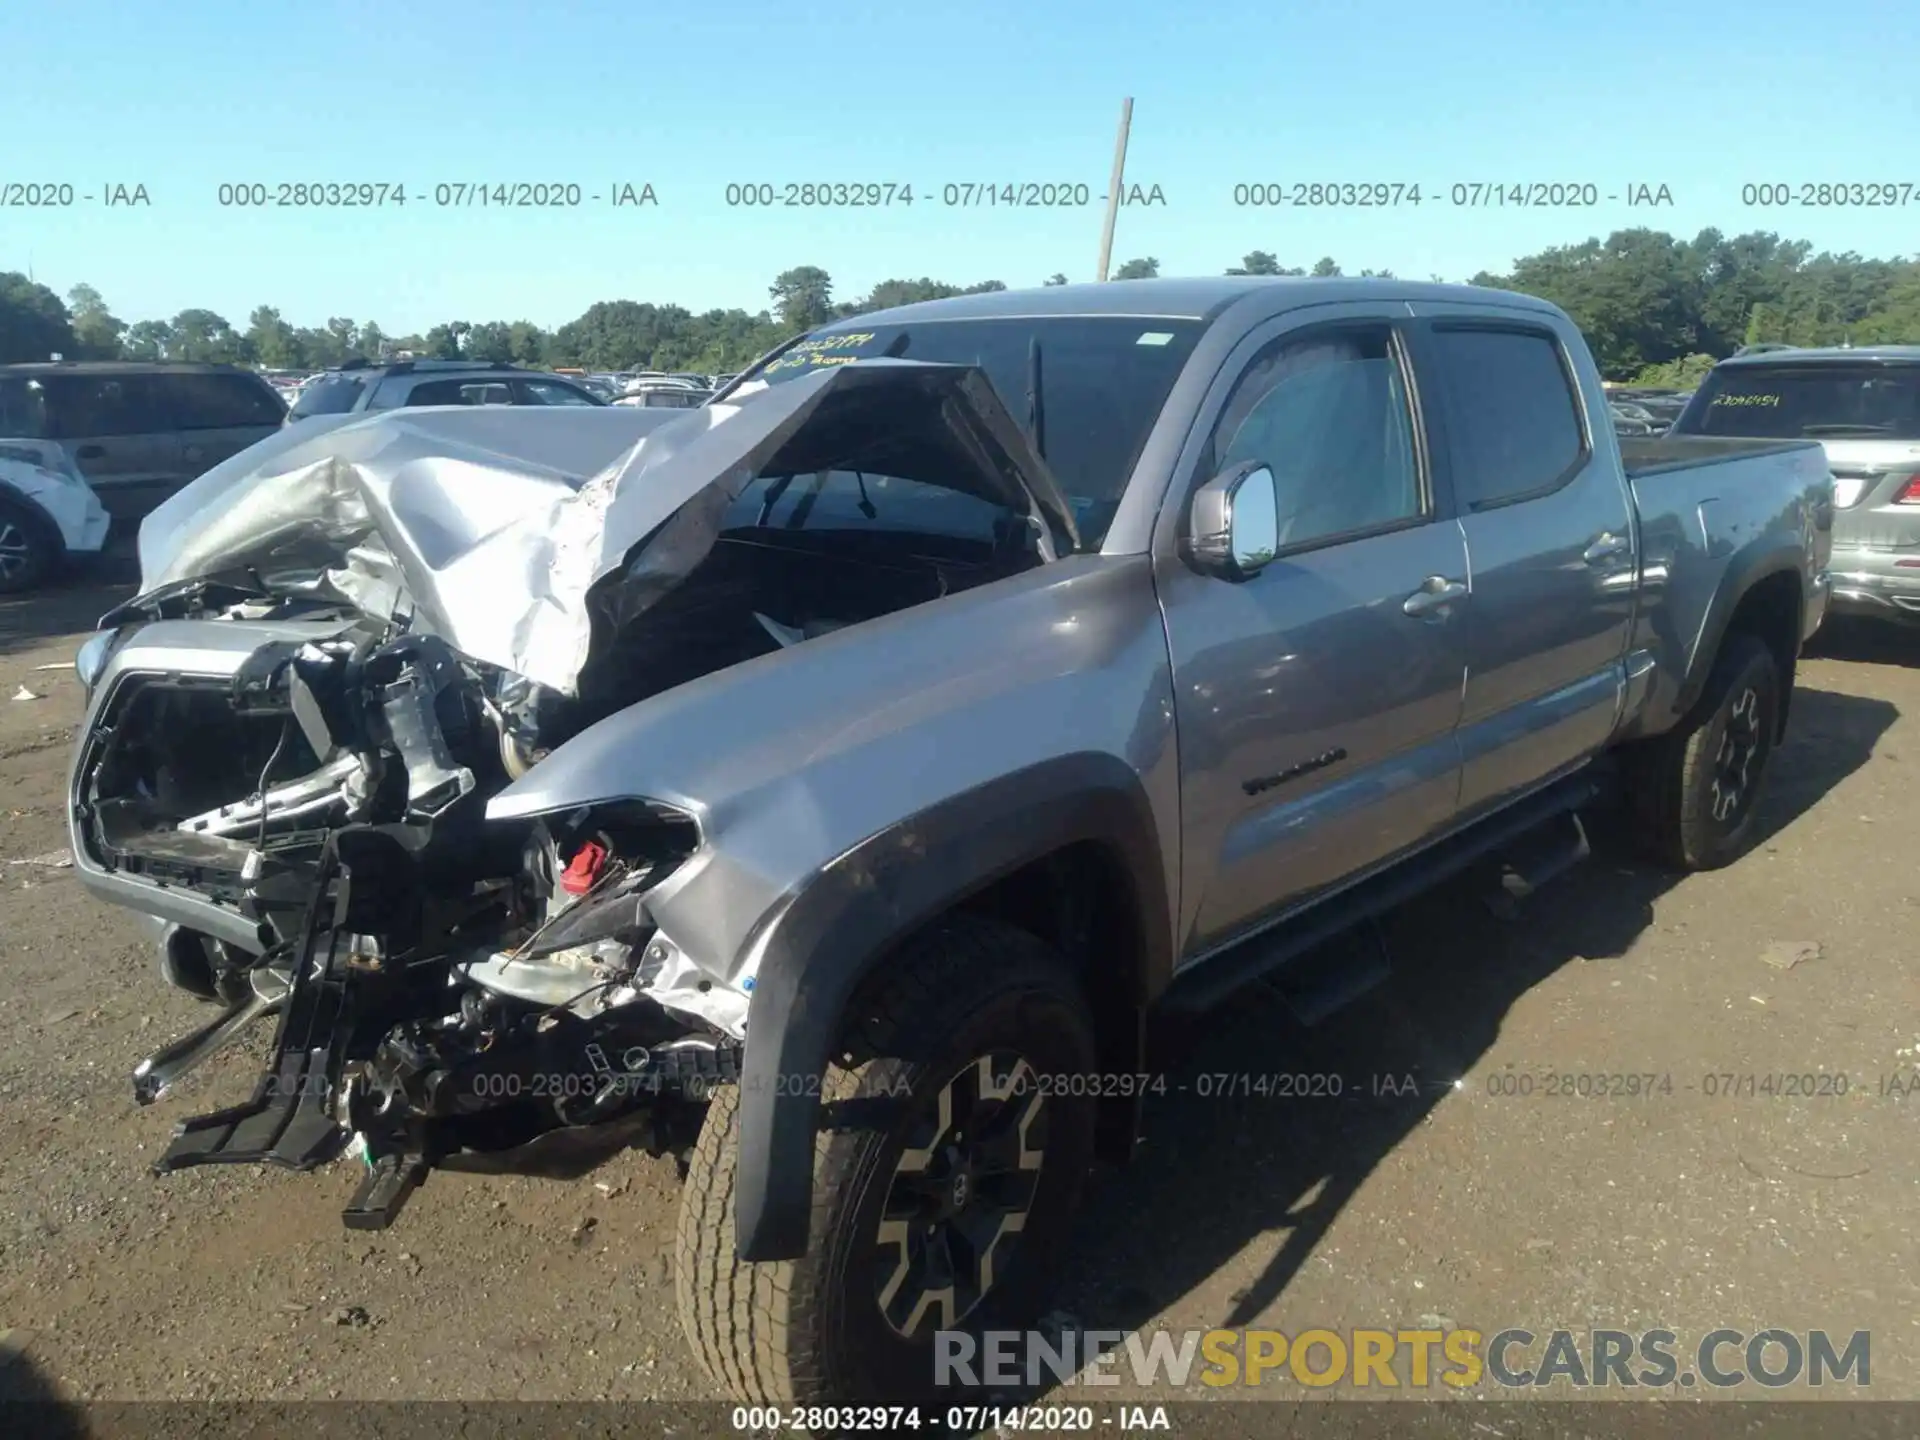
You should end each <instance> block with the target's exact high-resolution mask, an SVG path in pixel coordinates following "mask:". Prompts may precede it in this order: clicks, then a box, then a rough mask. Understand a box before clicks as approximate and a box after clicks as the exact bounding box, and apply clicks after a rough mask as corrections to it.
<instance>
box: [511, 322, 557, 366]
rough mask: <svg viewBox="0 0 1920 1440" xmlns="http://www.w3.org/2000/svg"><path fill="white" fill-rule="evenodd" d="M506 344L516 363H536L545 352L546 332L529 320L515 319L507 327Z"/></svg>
mask: <svg viewBox="0 0 1920 1440" xmlns="http://www.w3.org/2000/svg"><path fill="white" fill-rule="evenodd" d="M507 344H508V348H509V349H510V350H511V351H512V352H513V355H512V358H513V363H514V364H516V365H538V364H540V363H541V362H542V361H543V360H544V359H545V358H546V354H547V333H546V331H544V330H542V329H541V328H540V327H539V326H538V325H535V324H534V323H533V322H532V321H530V320H516V321H514V322H513V323H512V324H511V325H509V326H508V327H507Z"/></svg>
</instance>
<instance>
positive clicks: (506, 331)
mask: <svg viewBox="0 0 1920 1440" xmlns="http://www.w3.org/2000/svg"><path fill="white" fill-rule="evenodd" d="M460 353H461V354H462V355H463V356H465V357H466V358H467V359H469V360H489V361H492V362H494V363H495V364H503V363H506V362H509V361H511V360H512V359H513V329H512V327H511V326H509V325H507V324H506V323H505V322H504V321H501V320H488V321H485V322H484V323H482V324H479V325H476V326H474V327H473V329H471V330H469V331H468V332H467V339H466V343H465V344H464V345H462V346H461V347H460Z"/></svg>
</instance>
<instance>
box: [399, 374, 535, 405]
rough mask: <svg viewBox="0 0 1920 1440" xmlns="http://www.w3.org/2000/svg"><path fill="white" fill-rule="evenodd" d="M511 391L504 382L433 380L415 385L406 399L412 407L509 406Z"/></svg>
mask: <svg viewBox="0 0 1920 1440" xmlns="http://www.w3.org/2000/svg"><path fill="white" fill-rule="evenodd" d="M512 403H513V391H512V390H511V389H509V388H508V386H507V383H506V382H505V381H504V380H435V381H432V382H430V383H429V384H426V385H416V386H414V387H413V393H412V394H410V395H409V396H408V397H407V404H408V405H409V406H414V405H511V404H512Z"/></svg>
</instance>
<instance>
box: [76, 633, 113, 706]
mask: <svg viewBox="0 0 1920 1440" xmlns="http://www.w3.org/2000/svg"><path fill="white" fill-rule="evenodd" d="M119 638H120V632H119V631H117V630H97V631H95V632H94V633H93V634H92V635H89V636H88V637H87V640H86V643H85V644H83V645H82V646H81V647H80V650H79V653H77V654H76V655H75V656H74V657H73V673H74V675H75V676H76V677H78V679H79V681H80V688H81V689H83V690H85V691H86V692H87V693H88V694H89V695H91V694H92V693H93V687H94V685H95V684H96V683H97V682H98V681H99V679H100V676H101V674H102V672H104V671H105V670H106V668H107V658H108V657H109V656H110V655H112V654H113V647H114V643H115V641H117V640H118V639H119Z"/></svg>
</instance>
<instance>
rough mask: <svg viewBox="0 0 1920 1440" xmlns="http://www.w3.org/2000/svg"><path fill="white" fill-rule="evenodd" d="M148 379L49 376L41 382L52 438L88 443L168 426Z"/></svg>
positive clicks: (102, 376) (150, 431)
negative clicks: (86, 441) (85, 441)
mask: <svg viewBox="0 0 1920 1440" xmlns="http://www.w3.org/2000/svg"><path fill="white" fill-rule="evenodd" d="M153 380H154V377H153V376H151V375H50V376H48V377H47V378H46V380H45V381H44V382H43V385H44V388H45V391H46V396H47V400H48V409H49V418H50V419H51V421H52V430H53V438H55V439H60V440H94V439H100V438H103V437H106V436H112V435H150V434H153V433H155V432H158V431H163V430H166V429H167V428H168V424H167V420H166V416H165V414H164V412H163V410H162V407H161V397H160V395H159V393H158V391H157V390H156V388H155V386H154V383H153Z"/></svg>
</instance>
